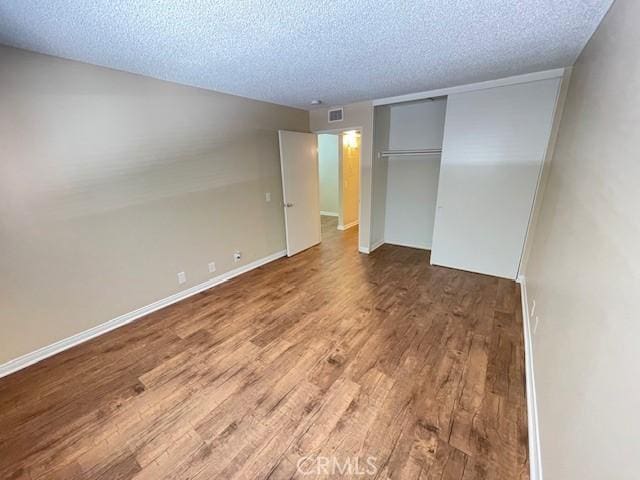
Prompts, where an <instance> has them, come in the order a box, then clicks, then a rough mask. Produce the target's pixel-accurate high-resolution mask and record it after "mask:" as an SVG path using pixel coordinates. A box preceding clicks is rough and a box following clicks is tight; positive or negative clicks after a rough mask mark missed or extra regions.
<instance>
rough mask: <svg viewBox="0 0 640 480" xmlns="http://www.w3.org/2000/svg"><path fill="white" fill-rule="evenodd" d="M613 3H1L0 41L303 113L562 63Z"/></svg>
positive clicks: (114, 0) (309, 0)
mask: <svg viewBox="0 0 640 480" xmlns="http://www.w3.org/2000/svg"><path fill="white" fill-rule="evenodd" d="M610 4H611V0H458V1H454V0H431V1H409V0H386V1H385V0H380V1H375V0H351V1H329V0H270V1H269V0H247V1H243V0H227V1H212V0H200V1H197V0H194V1H176V0H137V1H132V0H109V1H107V0H75V1H74V0H46V1H43V0H2V2H0V43H4V44H7V45H13V46H17V47H21V48H25V49H28V50H34V51H37V52H42V53H48V54H51V55H56V56H59V57H64V58H71V59H75V60H81V61H84V62H87V63H93V64H96V65H103V66H108V67H112V68H116V69H120V70H125V71H129V72H135V73H141V74H144V75H148V76H151V77H156V78H161V79H164V80H170V81H174V82H178V83H183V84H187V85H195V86H199V87H204V88H209V89H212V90H218V91H222V92H227V93H233V94H237V95H242V96H245V97H250V98H257V99H261V100H267V101H270V102H275V103H280V104H285V105H292V106H298V107H302V108H310V105H309V102H310V101H311V100H312V99H316V98H318V99H321V100H322V101H323V102H324V103H325V104H329V105H338V104H343V103H349V102H353V101H357V100H364V99H373V98H380V97H386V96H392V95H400V94H404V93H411V92H416V91H421V90H428V89H432V88H440V87H447V86H453V85H459V84H464V83H470V82H476V81H482V80H489V79H494V78H500V77H505V76H509V75H515V74H521V73H528V72H533V71H538V70H545V69H550V68H556V67H562V66H567V65H570V64H572V63H573V62H574V60H575V59H576V57H577V55H578V54H579V53H580V50H581V49H582V47H583V46H584V45H585V43H586V42H587V40H588V39H589V37H590V36H591V34H592V33H593V31H594V30H595V28H596V27H597V25H598V23H599V22H600V20H601V19H602V17H603V15H604V14H605V12H606V10H607V9H608V7H609V6H610Z"/></svg>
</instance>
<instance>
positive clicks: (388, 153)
mask: <svg viewBox="0 0 640 480" xmlns="http://www.w3.org/2000/svg"><path fill="white" fill-rule="evenodd" d="M441 153H442V149H441V148H429V149H426V150H383V151H382V152H379V153H378V157H401V156H409V155H411V156H416V155H440V154H441Z"/></svg>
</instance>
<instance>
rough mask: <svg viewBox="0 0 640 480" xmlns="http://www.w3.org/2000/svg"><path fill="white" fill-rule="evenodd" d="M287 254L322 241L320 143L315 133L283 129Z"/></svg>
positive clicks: (283, 185)
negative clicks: (318, 143)
mask: <svg viewBox="0 0 640 480" xmlns="http://www.w3.org/2000/svg"><path fill="white" fill-rule="evenodd" d="M278 137H279V139H280V169H281V171H282V194H283V199H284V221H285V229H286V235H287V255H288V256H289V257H290V256H292V255H295V254H296V253H298V252H301V251H302V250H306V249H307V248H309V247H312V246H314V245H317V244H318V243H320V191H319V188H320V187H319V178H318V145H317V140H316V135H315V134H313V133H300V132H288V131H286V130H280V131H279V132H278Z"/></svg>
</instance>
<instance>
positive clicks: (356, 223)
mask: <svg viewBox="0 0 640 480" xmlns="http://www.w3.org/2000/svg"><path fill="white" fill-rule="evenodd" d="M356 225H358V220H356V221H355V222H351V223H347V224H346V225H338V230H348V229H350V228H351V227H355V226H356Z"/></svg>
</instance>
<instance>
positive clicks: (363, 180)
mask: <svg viewBox="0 0 640 480" xmlns="http://www.w3.org/2000/svg"><path fill="white" fill-rule="evenodd" d="M327 110H328V109H327V108H319V109H316V110H313V111H311V112H310V114H309V121H310V124H311V130H312V131H313V132H327V131H338V130H351V129H358V130H360V132H361V135H362V137H361V142H362V143H361V153H362V155H361V157H360V215H359V217H360V230H359V244H360V248H364V249H368V248H369V244H370V242H371V198H372V192H371V179H372V159H373V104H372V103H371V102H358V103H352V104H349V105H345V106H344V120H343V121H342V122H339V123H329V122H328V118H327Z"/></svg>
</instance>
